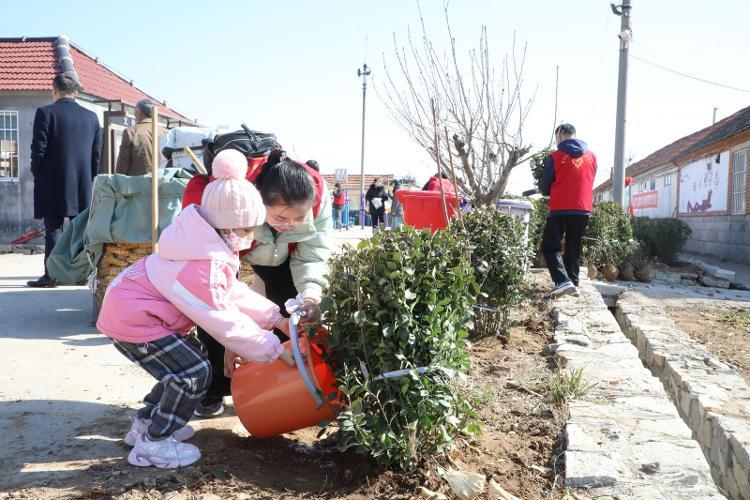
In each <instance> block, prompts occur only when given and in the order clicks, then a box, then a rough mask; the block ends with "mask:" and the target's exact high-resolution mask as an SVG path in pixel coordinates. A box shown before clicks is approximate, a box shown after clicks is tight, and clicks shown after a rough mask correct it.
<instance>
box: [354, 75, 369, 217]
mask: <svg viewBox="0 0 750 500" xmlns="http://www.w3.org/2000/svg"><path fill="white" fill-rule="evenodd" d="M370 73H372V70H370V68H368V67H367V64H363V65H362V68H361V69H358V70H357V76H360V77H362V148H361V153H360V159H359V174H360V177H359V221H360V227H362V228H363V229H364V227H365V103H366V102H367V76H368V75H369V74H370Z"/></svg>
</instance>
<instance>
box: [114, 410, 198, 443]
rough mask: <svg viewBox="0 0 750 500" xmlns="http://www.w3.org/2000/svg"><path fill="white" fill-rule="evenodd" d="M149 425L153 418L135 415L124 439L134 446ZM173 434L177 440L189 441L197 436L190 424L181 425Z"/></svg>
mask: <svg viewBox="0 0 750 500" xmlns="http://www.w3.org/2000/svg"><path fill="white" fill-rule="evenodd" d="M149 425H151V420H149V419H146V418H140V417H135V418H134V419H133V424H132V425H131V426H130V430H129V431H128V433H127V434H125V437H124V438H123V439H122V440H123V441H124V442H125V444H126V445H128V446H134V445H135V440H136V439H138V436H139V435H140V434H145V433H146V431H147V430H148V426H149ZM172 436H174V438H175V439H176V440H177V441H187V440H188V439H190V438H191V437H193V436H195V430H193V428H192V427H190V426H189V425H186V426H185V427H181V428H180V429H177V430H176V431H174V432H173V433H172Z"/></svg>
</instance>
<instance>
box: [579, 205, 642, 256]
mask: <svg viewBox="0 0 750 500" xmlns="http://www.w3.org/2000/svg"><path fill="white" fill-rule="evenodd" d="M637 247H638V245H637V243H636V241H635V239H634V238H633V227H632V226H631V224H630V217H629V216H628V215H627V214H626V213H625V212H624V211H623V210H622V208H621V207H620V206H619V205H617V203H615V202H612V201H603V202H600V203H595V204H594V210H593V211H592V212H591V217H590V218H589V223H588V226H587V227H586V233H585V234H584V237H583V248H582V254H583V260H584V261H585V262H587V263H591V264H594V265H595V266H597V267H601V266H604V265H608V264H609V265H615V266H618V267H619V266H620V265H622V263H623V262H626V261H627V260H628V259H629V258H630V257H631V256H632V255H633V253H634V252H635V251H636V250H637Z"/></svg>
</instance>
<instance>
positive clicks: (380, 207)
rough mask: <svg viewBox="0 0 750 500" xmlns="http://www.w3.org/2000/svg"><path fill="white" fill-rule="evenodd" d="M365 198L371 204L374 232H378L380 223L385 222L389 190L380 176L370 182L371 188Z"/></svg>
mask: <svg viewBox="0 0 750 500" xmlns="http://www.w3.org/2000/svg"><path fill="white" fill-rule="evenodd" d="M365 199H366V200H367V202H368V203H369V205H370V206H369V208H370V218H371V219H372V234H378V232H379V231H380V224H383V223H385V202H386V201H387V200H388V191H386V190H385V187H384V186H383V183H382V182H381V181H380V179H379V178H378V177H376V178H375V179H374V180H373V181H372V184H370V188H369V189H368V190H367V194H365Z"/></svg>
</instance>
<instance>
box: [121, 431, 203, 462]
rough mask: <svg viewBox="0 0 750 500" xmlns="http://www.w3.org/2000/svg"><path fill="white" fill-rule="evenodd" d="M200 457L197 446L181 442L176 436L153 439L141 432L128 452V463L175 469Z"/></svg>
mask: <svg viewBox="0 0 750 500" xmlns="http://www.w3.org/2000/svg"><path fill="white" fill-rule="evenodd" d="M200 457H201V451H200V450H199V449H198V447H197V446H195V445H192V444H189V443H181V442H180V441H177V440H176V439H175V438H174V436H169V437H168V438H164V439H162V440H161V441H151V440H150V439H149V438H148V436H146V435H145V434H139V435H138V438H137V439H136V440H135V446H133V449H132V450H130V453H129V454H128V463H130V465H135V466H137V467H148V466H150V465H153V466H155V467H158V468H160V469H174V468H176V467H185V466H187V465H190V464H192V463H195V462H197V461H198V459H199V458H200Z"/></svg>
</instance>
